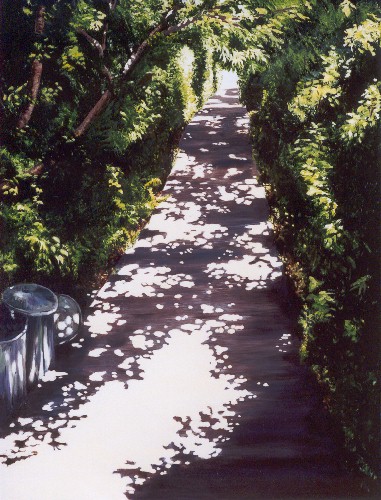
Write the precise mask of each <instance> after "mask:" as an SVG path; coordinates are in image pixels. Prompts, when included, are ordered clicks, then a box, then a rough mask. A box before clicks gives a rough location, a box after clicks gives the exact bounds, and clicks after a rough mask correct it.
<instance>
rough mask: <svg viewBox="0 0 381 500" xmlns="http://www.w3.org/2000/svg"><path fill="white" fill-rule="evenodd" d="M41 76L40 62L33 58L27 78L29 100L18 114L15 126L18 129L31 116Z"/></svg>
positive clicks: (25, 124)
mask: <svg viewBox="0 0 381 500" xmlns="http://www.w3.org/2000/svg"><path fill="white" fill-rule="evenodd" d="M41 76H42V62H41V61H37V60H34V61H33V63H32V72H31V75H30V80H29V89H30V91H29V102H28V103H27V105H26V106H25V108H24V109H23V111H22V112H21V114H20V117H19V120H18V122H17V125H16V127H17V128H18V129H23V128H25V127H26V126H27V125H28V122H29V120H30V119H31V117H32V113H33V110H34V107H35V105H36V99H37V95H38V91H39V89H40V85H41Z"/></svg>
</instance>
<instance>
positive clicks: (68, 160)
mask: <svg viewBox="0 0 381 500" xmlns="http://www.w3.org/2000/svg"><path fill="white" fill-rule="evenodd" d="M215 3H216V2H201V3H200V2H197V5H196V4H195V3H194V2H192V1H190V2H181V3H179V2H157V1H156V0H149V1H147V2H144V5H142V2H139V1H137V0H133V1H131V2H130V1H129V2H127V1H125V0H119V1H116V2H109V1H105V0H78V1H75V2H66V1H63V0H58V1H56V2H52V1H47V2H44V3H43V7H44V8H43V9H42V10H41V8H42V4H41V3H40V2H39V1H38V0H26V1H22V0H16V1H6V2H4V5H3V7H2V8H3V12H2V16H3V26H2V28H3V29H2V31H3V36H2V37H1V41H0V64H1V66H2V68H1V70H2V74H3V78H2V80H1V88H0V91H1V103H2V107H1V113H0V121H1V130H2V132H1V134H0V147H1V149H0V228H1V232H2V236H3V238H2V240H1V243H0V263H1V270H0V288H1V289H2V288H4V287H5V286H7V285H8V284H10V283H13V282H14V281H23V280H36V281H39V282H43V283H46V284H49V285H51V286H52V287H54V288H55V289H57V287H60V286H63V287H69V288H72V287H73V286H75V283H77V282H78V281H79V282H81V281H83V280H86V279H87V280H89V279H90V278H91V277H92V276H94V275H96V274H97V273H98V272H99V271H100V270H101V269H102V268H104V267H105V266H107V264H108V262H109V259H110V257H113V256H115V255H116V254H117V253H118V252H120V251H121V249H123V248H124V247H125V246H126V244H129V243H131V241H132V240H133V238H135V237H136V234H137V231H138V230H139V228H141V226H142V224H144V221H146V220H147V219H148V218H149V216H150V213H151V212H152V210H153V209H154V208H155V207H156V205H157V203H158V202H159V201H160V199H161V198H160V194H159V192H160V189H161V187H162V185H163V181H164V180H165V177H166V175H167V173H168V170H169V167H170V164H171V161H172V159H173V153H174V149H175V148H176V146H177V141H178V139H179V137H180V134H181V131H182V129H183V128H184V125H185V124H186V122H187V121H189V120H190V119H191V117H192V116H193V114H194V113H195V112H196V111H197V109H199V107H200V106H202V105H203V103H204V101H205V99H206V98H207V97H208V96H209V95H210V93H211V91H212V90H213V88H214V87H213V86H214V82H215V72H216V62H215V59H214V57H213V47H214V46H213V43H215V42H212V37H213V32H212V30H211V29H210V28H208V19H207V14H208V12H211V9H213V7H214V4H215ZM209 4H210V5H209ZM200 15H202V16H206V17H205V19H203V18H202V17H200ZM195 16H198V17H197V23H195V22H192V23H190V24H189V27H188V26H185V27H186V28H187V29H188V33H187V32H186V30H185V31H184V30H179V32H177V31H174V32H173V33H172V32H171V33H168V34H166V33H165V32H164V31H163V32H162V33H161V32H160V33H158V35H156V36H155V37H154V38H152V40H151V41H150V43H149V44H148V45H147V47H148V48H147V49H146V51H145V52H144V53H143V55H142V57H140V59H138V64H136V65H135V67H134V70H133V71H130V72H127V73H126V71H125V68H126V65H127V64H128V62H129V61H130V62H131V61H132V60H133V59H134V58H136V53H137V51H138V48H139V47H141V46H142V44H144V42H145V40H147V39H149V40H150V38H149V37H150V33H151V32H152V30H153V29H154V28H155V26H158V25H159V24H160V23H162V25H163V30H164V28H165V29H167V30H168V29H169V28H170V27H171V26H175V27H176V26H178V25H179V24H181V23H183V22H184V21H186V20H187V19H188V18H189V17H190V18H191V19H192V18H193V17H195ZM38 23H39V26H38ZM182 31H184V33H182ZM37 70H38V71H40V73H38V71H37ZM124 73H126V76H124ZM33 88H34V89H35V92H34V94H33ZM106 90H110V92H111V93H112V98H111V100H110V102H109V103H108V106H107V107H106V108H105V109H104V110H103V112H102V113H101V114H99V115H98V116H96V119H94V120H93V121H92V123H91V127H89V128H88V130H87V131H86V134H82V135H81V137H78V138H76V136H75V134H74V131H75V129H76V127H77V126H78V125H79V124H80V122H81V121H82V120H83V118H85V117H86V115H87V114H88V112H89V110H91V109H92V107H93V106H94V104H95V103H96V102H97V100H98V99H99V98H100V97H101V96H102V95H103V93H104V92H105V91H106ZM28 113H29V114H28ZM21 117H24V124H23V125H20V123H21V119H20V118H21ZM25 122H26V123H25Z"/></svg>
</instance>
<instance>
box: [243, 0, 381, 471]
mask: <svg viewBox="0 0 381 500" xmlns="http://www.w3.org/2000/svg"><path fill="white" fill-rule="evenodd" d="M311 6H312V7H313V9H311V10H309V9H307V11H306V10H305V9H304V10H302V15H303V16H307V19H306V18H304V19H300V18H298V20H299V22H298V25H297V26H296V25H295V24H294V25H292V23H291V24H288V27H287V38H285V37H284V36H281V34H279V39H278V40H276V41H273V42H271V47H267V48H268V51H267V54H268V55H267V57H265V58H264V63H263V64H261V65H258V63H257V61H256V59H255V58H254V59H252V60H250V61H247V62H245V63H244V65H243V67H242V70H241V72H240V75H241V91H242V96H243V98H244V100H245V102H246V104H247V105H248V107H249V109H250V115H251V123H252V138H253V142H254V148H255V152H256V156H257V160H258V163H259V166H260V170H261V174H262V177H263V180H264V182H265V184H266V186H267V190H268V192H269V193H270V194H271V203H272V205H273V206H272V214H273V218H274V227H275V230H276V236H277V240H278V243H279V246H280V248H281V250H282V252H283V255H284V258H285V262H286V269H287V270H288V272H289V273H290V275H291V278H292V279H293V280H294V283H295V288H296V289H297V291H298V294H299V297H300V301H301V316H300V326H301V329H302V333H303V340H302V346H301V355H302V358H303V359H304V360H305V361H306V362H308V363H309V364H310V365H311V367H312V369H313V371H314V372H315V374H316V376H317V378H318V380H319V381H320V382H321V383H322V384H323V386H324V387H325V389H326V403H327V406H328V408H329V409H330V411H331V414H332V415H333V417H334V419H335V420H336V422H337V424H338V426H339V427H340V428H341V430H342V437H343V442H344V444H345V447H346V449H347V450H348V458H351V459H353V458H354V459H355V460H356V461H357V466H358V467H359V468H360V470H362V472H364V473H365V474H366V475H368V476H370V477H374V476H375V475H376V473H377V460H376V457H377V454H378V451H377V446H378V443H379V437H380V435H379V432H380V429H379V420H378V416H377V413H378V409H379V391H378V389H379V385H378V382H377V373H378V372H377V363H378V361H379V360H378V349H379V339H378V331H379V312H380V311H379V307H378V300H377V297H378V296H379V292H380V290H379V278H380V276H379V274H380V273H379V262H380V238H379V229H378V228H379V223H380V220H379V219H380V204H379V190H380V184H379V181H380V172H379V159H380V141H379V137H380V136H379V132H380V85H381V84H380V81H379V75H378V74H377V63H376V58H377V57H379V56H380V46H381V31H380V21H381V11H380V8H379V5H378V4H377V2H371V1H369V2H356V5H354V3H351V2H349V1H344V2H331V1H323V2H311ZM304 7H305V6H304ZM300 9H303V6H302V5H301V4H300ZM282 33H285V30H282Z"/></svg>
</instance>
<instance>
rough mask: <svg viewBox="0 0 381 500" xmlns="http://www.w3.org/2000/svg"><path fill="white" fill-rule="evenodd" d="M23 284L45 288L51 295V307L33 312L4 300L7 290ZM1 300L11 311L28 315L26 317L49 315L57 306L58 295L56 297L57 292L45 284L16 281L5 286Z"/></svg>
mask: <svg viewBox="0 0 381 500" xmlns="http://www.w3.org/2000/svg"><path fill="white" fill-rule="evenodd" d="M25 285H31V286H35V287H38V288H40V289H43V290H46V291H48V292H49V293H50V294H51V295H52V298H53V305H52V308H51V309H49V310H48V311H40V312H37V311H36V312H33V311H26V310H25V309H22V308H20V307H17V306H13V305H11V304H9V303H8V301H7V300H4V295H5V293H6V292H7V290H12V289H13V288H17V287H22V286H25ZM1 298H2V301H3V303H4V304H5V305H6V306H7V307H8V308H9V309H11V310H12V311H16V312H18V313H20V314H22V315H24V316H28V317H35V318H36V317H37V318H39V317H41V316H50V315H51V314H53V313H55V312H56V311H57V308H58V297H57V294H55V293H54V292H53V291H52V290H51V289H50V288H47V287H46V286H43V285H39V284H38V283H16V284H14V285H11V286H9V287H7V288H6V289H5V290H4V292H3V293H2V297H1Z"/></svg>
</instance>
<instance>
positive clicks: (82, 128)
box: [74, 9, 216, 137]
mask: <svg viewBox="0 0 381 500" xmlns="http://www.w3.org/2000/svg"><path fill="white" fill-rule="evenodd" d="M215 10H216V9H213V11H215ZM172 12H173V11H171V12H170V13H167V15H166V16H163V20H162V22H161V23H160V24H159V25H158V26H156V27H155V28H154V29H153V30H152V31H151V32H150V33H149V35H148V36H147V38H146V39H145V40H144V41H143V42H142V43H141V44H140V45H139V47H138V48H137V50H136V51H135V52H134V53H133V54H132V55H131V56H130V57H129V59H128V61H127V62H126V64H125V66H124V69H123V73H122V75H121V76H122V80H126V79H127V78H128V77H129V76H130V75H131V74H132V72H133V71H134V69H135V68H136V66H137V65H138V63H139V62H140V61H141V60H142V58H143V56H144V55H145V54H146V52H147V51H148V50H149V48H150V46H151V40H152V39H153V38H154V37H155V36H156V35H158V34H159V33H162V34H163V35H164V36H169V35H171V34H173V33H177V32H178V31H181V30H183V29H184V28H186V27H187V26H189V25H190V24H193V23H194V22H196V21H197V20H198V19H199V18H200V17H202V16H203V15H204V13H203V12H200V13H199V14H197V15H195V16H193V17H192V18H190V19H187V20H185V21H183V22H181V23H179V24H177V25H174V26H170V27H169V26H168V21H167V18H168V16H169V14H171V13H172ZM111 99H112V93H111V91H110V90H106V91H105V92H104V93H103V94H102V96H101V97H100V99H99V100H98V101H97V103H96V104H95V105H94V107H93V108H92V109H91V110H90V111H89V113H88V114H87V115H86V117H85V119H84V120H83V121H82V123H81V124H80V125H79V126H78V127H77V128H76V129H75V131H74V137H80V136H82V135H83V134H84V133H85V132H86V131H87V129H88V128H89V127H90V125H91V124H92V123H93V121H94V120H95V119H96V118H97V117H98V116H99V115H100V114H101V113H103V111H104V110H105V109H106V108H107V106H108V105H109V103H110V101H111Z"/></svg>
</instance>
